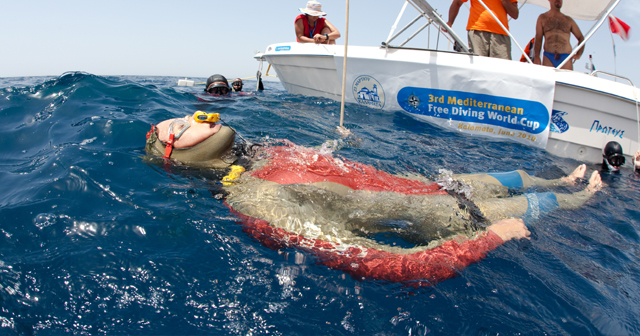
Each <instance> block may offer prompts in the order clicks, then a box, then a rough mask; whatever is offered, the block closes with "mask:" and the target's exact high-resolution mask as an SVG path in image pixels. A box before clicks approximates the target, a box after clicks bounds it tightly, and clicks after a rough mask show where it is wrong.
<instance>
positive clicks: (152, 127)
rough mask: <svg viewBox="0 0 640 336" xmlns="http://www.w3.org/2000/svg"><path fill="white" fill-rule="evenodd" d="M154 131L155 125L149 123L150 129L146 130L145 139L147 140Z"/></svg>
mask: <svg viewBox="0 0 640 336" xmlns="http://www.w3.org/2000/svg"><path fill="white" fill-rule="evenodd" d="M155 131H156V125H154V124H151V130H150V131H149V132H147V140H149V137H150V136H151V134H152V133H155Z"/></svg>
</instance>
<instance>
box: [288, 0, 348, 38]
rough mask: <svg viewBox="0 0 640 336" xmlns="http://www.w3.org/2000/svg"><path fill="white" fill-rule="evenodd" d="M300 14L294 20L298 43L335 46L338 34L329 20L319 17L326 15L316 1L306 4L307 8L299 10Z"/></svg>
mask: <svg viewBox="0 0 640 336" xmlns="http://www.w3.org/2000/svg"><path fill="white" fill-rule="evenodd" d="M300 12H302V14H300V15H298V16H297V17H296V20H295V27H296V39H297V41H298V42H300V43H320V44H336V40H337V39H338V38H339V37H340V32H339V31H338V29H336V27H334V26H333V25H332V24H331V22H329V20H327V19H325V18H323V17H321V16H325V15H327V13H325V12H323V11H322V5H321V4H320V3H319V2H317V1H313V0H311V1H309V2H307V7H305V8H300Z"/></svg>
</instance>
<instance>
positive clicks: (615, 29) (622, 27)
mask: <svg viewBox="0 0 640 336" xmlns="http://www.w3.org/2000/svg"><path fill="white" fill-rule="evenodd" d="M609 27H610V28H611V32H612V33H614V34H618V35H620V37H622V39H623V40H625V41H626V40H628V39H629V30H630V29H631V27H629V25H628V24H626V23H624V22H623V21H622V20H620V19H618V18H617V17H615V16H613V15H609Z"/></svg>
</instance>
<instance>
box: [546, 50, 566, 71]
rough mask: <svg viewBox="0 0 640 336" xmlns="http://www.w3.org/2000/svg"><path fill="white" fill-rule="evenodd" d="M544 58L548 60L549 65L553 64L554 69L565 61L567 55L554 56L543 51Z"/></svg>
mask: <svg viewBox="0 0 640 336" xmlns="http://www.w3.org/2000/svg"><path fill="white" fill-rule="evenodd" d="M544 56H545V57H546V58H548V59H549V61H551V64H553V67H554V68H557V67H558V65H560V64H561V63H562V62H564V60H565V59H567V57H569V54H554V53H550V52H546V51H545V52H544Z"/></svg>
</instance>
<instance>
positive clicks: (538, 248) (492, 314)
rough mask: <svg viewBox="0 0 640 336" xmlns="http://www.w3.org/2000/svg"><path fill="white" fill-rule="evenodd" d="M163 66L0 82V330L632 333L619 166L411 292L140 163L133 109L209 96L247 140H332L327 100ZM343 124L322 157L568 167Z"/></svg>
mask: <svg viewBox="0 0 640 336" xmlns="http://www.w3.org/2000/svg"><path fill="white" fill-rule="evenodd" d="M177 80H178V78H173V77H131V76H129V77H100V76H95V75H91V74H86V73H68V74H64V75H61V76H60V77H29V78H2V79H0V118H1V119H0V120H2V122H1V123H0V158H1V160H0V186H1V187H0V188H1V190H2V192H0V308H1V309H0V334H2V335H60V334H74V335H85V334H86V335H99V334H109V335H121V334H132V335H192V334H193V335H206V334H212V335H227V334H228V335H262V334H269V335H545V334H547V335H638V334H640V327H639V326H638V316H640V272H639V266H638V262H639V261H640V249H639V242H640V235H639V234H638V232H639V230H640V212H639V210H638V204H639V200H640V178H639V176H638V175H636V174H634V173H633V172H632V171H631V170H629V169H628V168H627V169H623V170H622V172H620V173H604V174H603V181H604V182H605V184H606V187H605V188H604V189H603V191H601V192H598V193H597V195H596V196H595V197H594V198H592V199H591V200H590V201H589V202H588V203H587V204H586V205H585V206H584V207H583V208H581V209H579V210H576V211H556V212H554V213H552V214H550V215H548V216H546V217H544V218H543V220H542V221H541V222H539V223H537V224H535V225H533V226H532V228H531V231H532V236H531V239H529V240H526V239H525V240H521V241H509V242H507V243H506V244H505V245H503V246H501V247H499V248H497V249H496V250H494V251H492V252H491V253H489V255H488V256H487V258H485V259H484V260H483V261H481V262H479V263H476V264H473V265H471V266H469V267H467V268H466V269H463V270H459V275H458V276H457V277H456V278H453V279H449V280H446V281H444V282H441V283H439V284H437V285H435V286H431V287H423V288H413V287H408V286H405V285H403V284H397V283H386V282H380V281H361V280H357V279H353V278H351V277H350V276H348V275H346V274H344V273H342V272H341V271H337V270H332V269H329V268H327V267H324V266H322V265H319V264H317V263H316V262H315V260H314V258H313V256H311V255H306V254H304V253H302V252H299V251H296V250H295V249H283V250H272V249H269V248H267V247H264V246H263V245H261V244H260V243H259V242H257V241H256V240H254V239H252V238H251V237H249V236H248V235H247V234H245V233H244V232H243V231H242V226H241V225H240V224H238V219H237V218H236V217H235V216H234V215H233V214H232V213H231V211H230V210H229V209H228V208H227V207H226V206H225V205H224V204H223V200H221V199H219V198H217V197H215V195H217V194H218V191H219V187H218V185H217V184H216V183H215V181H216V179H219V178H220V176H221V174H220V172H215V171H210V170H199V169H188V168H184V167H176V166H163V165H158V164H155V163H154V162H153V161H149V160H146V159H145V152H144V144H145V135H146V132H147V131H148V130H149V128H150V124H151V123H158V122H160V121H162V120H165V119H168V118H173V117H180V116H184V115H186V114H191V113H193V112H194V111H195V110H203V111H207V112H219V113H220V114H221V117H222V119H223V120H224V121H225V122H226V123H228V124H229V125H231V126H233V127H234V128H236V129H237V130H238V132H239V134H240V135H242V137H244V138H245V139H247V140H250V141H254V142H262V141H265V140H266V139H288V140H290V141H292V142H294V143H296V144H298V145H303V146H309V147H317V146H320V145H321V144H322V143H324V142H325V141H327V140H331V139H338V138H339V136H338V134H337V133H336V132H335V127H336V125H337V123H338V121H339V113H340V104H339V102H335V101H332V100H328V99H323V98H312V97H303V96H294V95H289V94H288V93H287V92H286V91H285V90H283V88H282V86H281V85H280V83H278V82H265V87H266V90H265V91H263V92H259V93H255V94H248V95H244V96H233V97H231V98H227V99H216V98H213V99H210V98H208V99H203V98H207V97H205V96H203V95H201V94H200V90H202V87H198V86H196V87H177V86H176V83H177ZM196 81H201V82H204V81H205V78H201V79H196ZM254 86H255V81H253V82H252V81H247V83H246V85H245V90H251V88H252V87H254ZM199 98H200V99H199ZM345 126H346V127H347V128H349V129H350V130H351V131H352V132H354V134H355V135H356V137H357V138H358V139H359V140H358V141H350V142H347V143H346V144H345V145H344V147H343V148H341V149H339V150H338V151H336V152H335V153H334V155H336V156H340V157H344V158H347V159H349V160H353V161H358V162H363V163H366V164H370V165H373V166H374V167H376V168H378V169H380V170H384V171H387V172H390V173H398V174H399V173H413V174H421V175H424V176H426V177H433V176H434V175H435V174H437V173H438V170H439V169H441V168H445V169H449V170H452V171H454V172H456V173H471V172H496V171H507V170H513V169H522V170H525V171H527V172H528V173H529V174H532V175H537V176H541V177H545V178H558V177H560V176H563V175H564V174H566V173H569V172H571V171H572V170H573V169H574V168H575V167H576V166H577V165H578V164H580V162H577V161H574V160H569V159H563V158H558V157H554V156H552V155H549V154H547V153H546V152H545V151H543V150H539V149H534V148H528V147H524V146H522V145H519V144H514V143H508V142H500V141H493V140H489V139H481V138H473V137H469V136H466V135H464V134H460V133H455V132H450V131H446V130H442V129H440V128H437V127H434V126H431V125H429V124H427V123H424V122H420V121H416V120H414V119H412V118H411V117H409V116H407V115H405V114H403V113H401V112H398V113H387V112H380V111H377V110H373V109H369V108H366V107H360V106H356V105H349V104H348V105H347V106H346V116H345ZM627 165H628V164H627ZM588 168H589V169H588V172H587V174H590V173H591V171H592V170H593V169H599V166H598V165H589V167H588ZM585 185H586V183H585V182H584V181H583V182H581V183H579V185H578V186H576V187H567V188H564V189H561V190H560V191H561V192H562V191H564V192H571V191H575V190H578V189H582V188H584V187H585Z"/></svg>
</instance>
